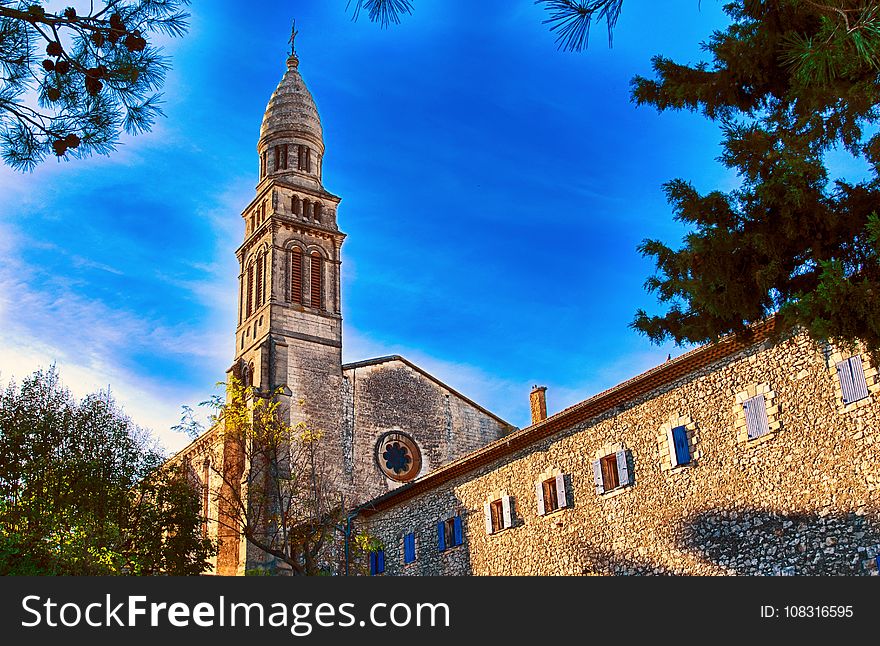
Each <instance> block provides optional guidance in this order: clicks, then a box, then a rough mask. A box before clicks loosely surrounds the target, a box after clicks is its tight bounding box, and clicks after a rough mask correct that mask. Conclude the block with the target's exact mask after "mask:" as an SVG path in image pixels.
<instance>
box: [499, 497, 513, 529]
mask: <svg viewBox="0 0 880 646" xmlns="http://www.w3.org/2000/svg"><path fill="white" fill-rule="evenodd" d="M501 511H502V512H503V516H504V527H505V528H507V527H513V498H511V497H510V496H502V497H501Z"/></svg>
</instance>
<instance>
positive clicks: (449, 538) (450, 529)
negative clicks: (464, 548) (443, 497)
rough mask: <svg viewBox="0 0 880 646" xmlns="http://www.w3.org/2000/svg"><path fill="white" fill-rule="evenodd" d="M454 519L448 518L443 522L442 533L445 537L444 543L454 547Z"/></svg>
mask: <svg viewBox="0 0 880 646" xmlns="http://www.w3.org/2000/svg"><path fill="white" fill-rule="evenodd" d="M454 521H455V519H453V518H450V519H449V520H447V521H446V522H445V523H443V534H444V536H445V539H446V545H447V546H449V547H455V546H456V542H455V522H454Z"/></svg>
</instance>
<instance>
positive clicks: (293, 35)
mask: <svg viewBox="0 0 880 646" xmlns="http://www.w3.org/2000/svg"><path fill="white" fill-rule="evenodd" d="M298 33H299V32H298V31H297V30H296V20H294V21H293V27H291V29H290V40H289V41H288V42H290V53H291V55H293V54H296V46H295V45H294V41H295V40H296V35H297V34H298Z"/></svg>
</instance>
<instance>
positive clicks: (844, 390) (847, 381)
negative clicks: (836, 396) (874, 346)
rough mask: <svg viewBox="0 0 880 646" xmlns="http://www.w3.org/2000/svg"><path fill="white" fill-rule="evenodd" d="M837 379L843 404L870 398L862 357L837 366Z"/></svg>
mask: <svg viewBox="0 0 880 646" xmlns="http://www.w3.org/2000/svg"><path fill="white" fill-rule="evenodd" d="M837 378H838V380H839V381H840V391H841V394H842V395H843V403H844V405H846V404H852V403H853V402H857V401H859V400H862V399H865V398H866V397H867V396H868V383H867V381H866V380H865V367H864V365H862V357H861V355H857V356H855V357H850V358H849V359H847V360H846V361H841V362H840V363H838V364H837Z"/></svg>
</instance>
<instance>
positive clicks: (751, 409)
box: [743, 395, 770, 440]
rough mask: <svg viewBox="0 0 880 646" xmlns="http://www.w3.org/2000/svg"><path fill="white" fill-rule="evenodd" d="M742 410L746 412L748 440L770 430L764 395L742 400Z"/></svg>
mask: <svg viewBox="0 0 880 646" xmlns="http://www.w3.org/2000/svg"><path fill="white" fill-rule="evenodd" d="M743 410H744V411H745V414H746V427H747V429H748V433H749V439H750V440H752V439H754V438H756V437H761V436H762V435H766V434H767V433H769V432H770V424H769V423H768V422H767V408H766V405H765V403H764V395H758V396H757V397H752V398H751V399H747V400H745V401H744V402H743Z"/></svg>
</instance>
